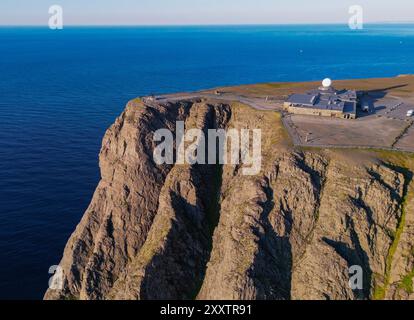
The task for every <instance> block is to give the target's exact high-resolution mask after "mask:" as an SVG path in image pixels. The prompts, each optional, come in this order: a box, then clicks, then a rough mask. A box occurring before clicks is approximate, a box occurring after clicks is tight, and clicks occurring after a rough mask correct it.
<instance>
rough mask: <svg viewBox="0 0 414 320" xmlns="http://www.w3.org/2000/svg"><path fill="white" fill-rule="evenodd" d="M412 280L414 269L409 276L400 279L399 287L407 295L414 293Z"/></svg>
mask: <svg viewBox="0 0 414 320" xmlns="http://www.w3.org/2000/svg"><path fill="white" fill-rule="evenodd" d="M413 278H414V269H413V270H412V271H411V272H410V273H409V274H407V275H406V276H405V277H403V278H402V280H401V283H400V286H399V287H400V288H401V289H404V290H405V291H406V292H407V293H409V294H411V293H414V290H413Z"/></svg>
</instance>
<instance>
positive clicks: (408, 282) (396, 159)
mask: <svg viewBox="0 0 414 320" xmlns="http://www.w3.org/2000/svg"><path fill="white" fill-rule="evenodd" d="M377 153H378V154H379V155H380V158H382V160H383V161H386V162H387V165H388V166H389V167H391V168H392V169H394V170H395V171H397V172H399V173H401V174H403V175H404V179H405V181H404V190H403V198H402V203H401V217H400V220H399V222H398V225H397V229H396V230H395V232H393V233H391V234H389V235H390V237H391V239H393V241H392V244H391V246H390V248H389V250H388V254H387V259H386V266H385V274H384V279H383V285H382V286H379V285H376V287H375V289H374V293H373V298H374V299H375V300H382V299H384V298H385V295H386V292H387V289H388V286H389V284H390V280H391V271H392V266H393V259H394V255H395V253H396V251H397V248H398V245H399V242H400V239H401V235H402V233H403V231H404V227H405V223H406V215H407V205H408V203H410V201H411V200H412V199H413V196H414V186H413V182H412V171H414V170H413V166H414V162H413V160H414V155H409V154H407V153H403V152H395V151H383V150H380V151H377ZM388 231H389V230H388ZM413 276H414V270H413V272H412V273H410V274H408V275H407V276H405V277H404V278H403V279H402V281H401V283H400V287H401V288H403V289H405V290H406V291H407V292H410V291H412V286H413V285H412V278H413Z"/></svg>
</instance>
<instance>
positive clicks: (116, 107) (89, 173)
mask: <svg viewBox="0 0 414 320" xmlns="http://www.w3.org/2000/svg"><path fill="white" fill-rule="evenodd" d="M406 73H414V25H366V26H365V29H364V30H360V31H351V30H349V29H348V28H347V27H346V26H339V25H324V26H307V25H302V26H231V27H219V26H217V27H140V28H130V27H128V28H127V27H123V28H84V27H82V28H81V27H77V28H65V29H64V30H60V31H51V30H49V29H47V28H23V27H22V28H9V27H2V28H0V298H3V299H11V298H20V299H40V298H42V296H43V293H44V291H45V290H46V288H47V284H48V279H49V276H50V275H49V274H48V269H49V266H51V265H55V264H58V263H59V261H60V258H61V255H62V252H63V249H64V245H65V243H66V241H67V239H68V237H69V236H70V234H71V232H72V231H73V230H74V228H75V226H76V224H77V223H78V222H79V220H80V218H81V216H82V214H83V212H84V211H85V209H86V207H87V205H88V203H89V201H90V200H91V197H92V194H93V191H94V188H95V186H96V184H97V182H98V180H99V169H98V158H97V157H98V152H99V149H100V143H101V139H102V137H103V134H104V132H105V130H106V129H107V127H108V126H109V125H110V124H111V123H113V121H114V119H115V117H116V116H117V115H119V114H120V113H121V111H122V110H123V108H124V106H125V104H126V102H127V101H128V100H129V99H132V98H134V97H136V96H139V95H144V94H150V93H167V92H176V91H186V90H187V91H189V90H197V89H203V88H210V87H215V86H223V85H236V84H247V83H257V82H268V81H299V80H317V79H322V78H324V77H326V76H329V77H332V78H334V79H339V78H340V79H343V78H365V77H384V76H395V75H398V74H406Z"/></svg>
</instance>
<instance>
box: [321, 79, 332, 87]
mask: <svg viewBox="0 0 414 320" xmlns="http://www.w3.org/2000/svg"><path fill="white" fill-rule="evenodd" d="M331 85H332V80H331V79H329V78H326V79H324V80H323V81H322V86H323V87H324V88H329V87H330V86H331Z"/></svg>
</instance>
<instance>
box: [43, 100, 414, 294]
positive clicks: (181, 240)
mask: <svg viewBox="0 0 414 320" xmlns="http://www.w3.org/2000/svg"><path fill="white" fill-rule="evenodd" d="M176 121H184V123H185V126H186V129H187V128H199V129H202V130H203V131H206V130H207V129H220V128H221V129H229V128H236V129H241V128H245V129H261V130H262V166H261V171H260V174H258V175H254V176H246V175H243V174H242V170H241V169H242V166H243V165H218V164H217V165H177V164H176V165H157V164H156V163H155V162H154V160H153V151H154V148H155V147H156V143H155V142H154V141H153V134H154V132H155V131H156V130H157V129H162V128H168V129H170V130H171V131H172V132H173V133H174V132H175V130H176ZM100 169H101V176H102V179H101V181H100V182H99V185H98V186H97V189H96V191H95V194H94V196H93V199H92V201H91V204H90V205H89V208H88V209H87V210H86V212H85V214H84V216H83V218H82V220H81V222H80V223H79V225H78V226H77V228H76V230H75V232H74V233H73V234H72V236H71V237H70V239H69V241H68V243H67V245H66V248H65V250H64V254H63V258H62V261H61V263H60V266H61V267H62V269H63V276H64V281H63V288H62V290H51V289H49V290H48V291H47V292H46V294H45V299H413V298H414V294H413V285H412V278H413V276H414V200H413V199H414V198H413V194H414V186H413V182H412V172H413V171H414V157H413V156H412V155H409V154H405V153H399V152H385V151H374V150H346V151H344V150H334V149H316V148H314V149H310V148H309V149H303V148H302V149H301V148H294V147H292V146H291V145H290V143H289V141H288V137H287V135H286V133H285V132H284V129H283V126H282V124H281V119H280V115H279V114H278V113H276V112H272V111H259V110H254V109H251V108H249V107H248V106H245V105H242V104H240V103H224V102H220V101H218V100H217V101H215V100H211V101H207V100H196V99H194V100H188V101H178V102H174V103H172V102H169V103H157V102H153V103H151V104H144V103H143V102H142V101H140V100H138V99H137V100H133V101H131V102H129V104H128V105H127V107H126V109H125V111H124V112H123V113H122V115H121V116H120V117H119V118H118V119H117V120H116V122H115V123H114V124H113V125H112V126H111V127H110V128H109V129H108V131H107V132H106V134H105V137H104V139H103V142H102V149H101V152H100ZM352 266H360V268H361V270H362V271H363V275H364V276H363V287H362V288H361V289H355V290H353V289H352V288H351V287H350V286H349V279H350V274H349V270H350V267H352Z"/></svg>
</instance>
